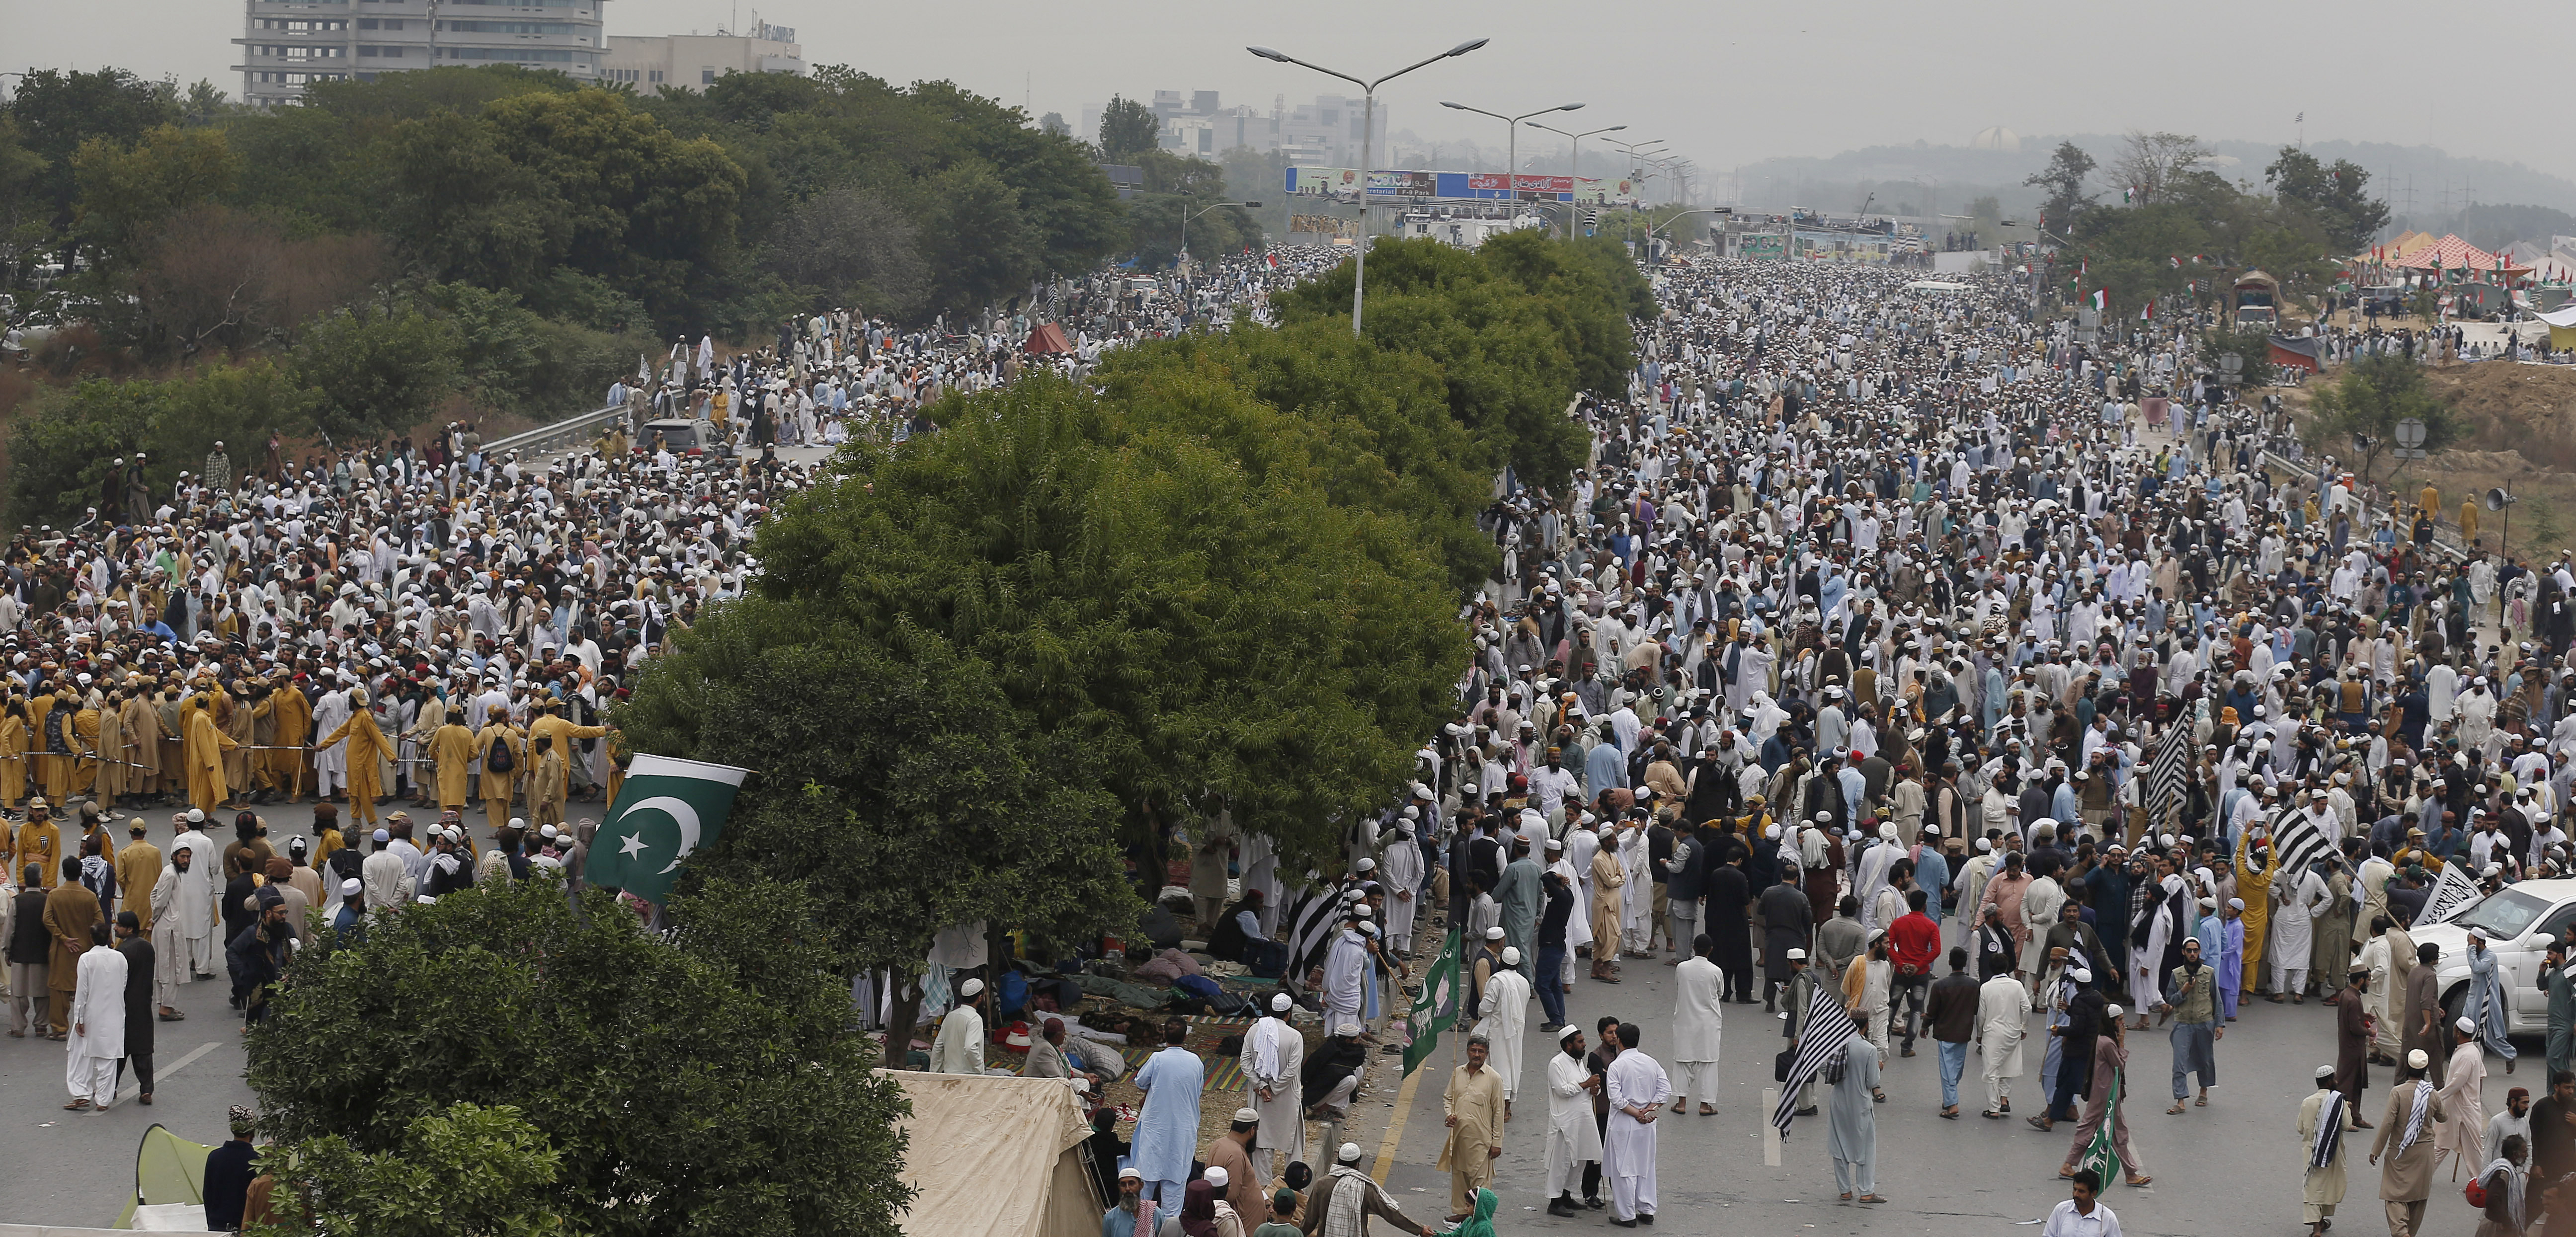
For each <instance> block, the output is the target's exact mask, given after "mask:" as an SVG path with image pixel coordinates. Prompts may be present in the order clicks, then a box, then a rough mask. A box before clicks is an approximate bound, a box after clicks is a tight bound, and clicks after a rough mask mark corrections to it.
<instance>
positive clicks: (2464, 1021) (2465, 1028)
mask: <svg viewBox="0 0 2576 1237" xmlns="http://www.w3.org/2000/svg"><path fill="white" fill-rule="evenodd" d="M2451 1025H2452V1026H2455V1027H2458V1028H2459V1029H2460V1034H2462V1035H2475V1034H2477V1033H2478V1020H2477V1019H2475V1018H2470V1017H2466V1016H2463V1017H2462V1018H2461V1019H2460V1020H2459V1021H2458V1022H2454V1023H2452V1024H2451Z"/></svg>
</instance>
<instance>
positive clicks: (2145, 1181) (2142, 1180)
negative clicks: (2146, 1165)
mask: <svg viewBox="0 0 2576 1237" xmlns="http://www.w3.org/2000/svg"><path fill="white" fill-rule="evenodd" d="M2155 1183H2156V1179H2155V1178H2153V1177H2131V1178H2129V1184H2130V1185H2133V1186H2137V1185H2154V1184H2155Z"/></svg>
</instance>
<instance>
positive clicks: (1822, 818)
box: [1816, 812, 1834, 825]
mask: <svg viewBox="0 0 2576 1237" xmlns="http://www.w3.org/2000/svg"><path fill="white" fill-rule="evenodd" d="M1833 819H1834V814H1833V813H1831V812H1818V813H1816V823H1817V824H1820V825H1822V824H1830V823H1832V821H1833Z"/></svg>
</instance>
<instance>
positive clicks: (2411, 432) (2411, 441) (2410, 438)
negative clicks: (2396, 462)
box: [2396, 417, 2424, 458]
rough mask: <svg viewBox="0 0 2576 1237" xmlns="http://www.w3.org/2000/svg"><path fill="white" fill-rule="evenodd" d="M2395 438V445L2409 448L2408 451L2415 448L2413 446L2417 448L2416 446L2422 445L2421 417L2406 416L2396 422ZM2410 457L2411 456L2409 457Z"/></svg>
mask: <svg viewBox="0 0 2576 1237" xmlns="http://www.w3.org/2000/svg"><path fill="white" fill-rule="evenodd" d="M2396 438H2397V445H2398V446H2401V447H2404V448H2406V449H2408V450H2410V451H2411V450H2414V449H2415V448H2417V447H2420V446H2423V445H2424V422H2423V420H2422V419H2420V418H2417V417H2408V418H2406V419H2405V420H2403V421H2400V422H2398V423H2397V433H2396ZM2410 458H2411V457H2410Z"/></svg>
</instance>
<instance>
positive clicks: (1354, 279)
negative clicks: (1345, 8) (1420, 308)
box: [1243, 39, 1493, 337]
mask: <svg viewBox="0 0 2576 1237" xmlns="http://www.w3.org/2000/svg"><path fill="white" fill-rule="evenodd" d="M1492 41H1493V40H1491V39H1469V40H1467V41H1466V42H1464V43H1461V44H1459V45H1457V46H1456V47H1453V48H1450V49H1449V50H1447V51H1445V52H1442V53H1440V54H1439V55H1437V56H1432V57H1430V58H1428V59H1424V60H1417V61H1415V62H1413V63H1412V64H1408V65H1406V66H1404V67H1403V68H1401V69H1397V70H1396V71H1395V72H1393V73H1389V74H1387V75H1386V76H1384V77H1381V78H1378V79H1376V80H1375V81H1362V80H1360V79H1359V78H1356V77H1353V76H1351V75H1350V74H1348V73H1339V72H1335V71H1334V70H1331V69H1327V68H1325V67H1324V66H1322V65H1320V64H1309V63H1307V62H1306V61H1303V60H1299V59H1297V58H1296V57H1294V56H1291V55H1287V54H1286V53H1283V52H1276V51H1272V50H1271V49H1269V48H1267V47H1247V48H1244V49H1243V50H1245V51H1248V52H1251V53H1252V54H1253V55H1255V56H1259V57H1261V58H1262V59H1264V60H1276V61H1278V62H1279V63H1281V64H1293V65H1296V66H1298V67H1299V68H1305V69H1313V70H1314V71H1316V72H1318V73H1321V74H1323V75H1324V76H1326V77H1338V78H1340V79H1342V80H1343V81H1346V82H1349V83H1350V84H1352V85H1354V86H1357V87H1359V88H1360V97H1361V99H1362V100H1363V104H1364V106H1363V110H1362V111H1361V113H1360V238H1359V246H1358V248H1357V249H1355V250H1354V251H1353V252H1352V255H1351V257H1352V264H1351V334H1352V335H1353V336H1354V337H1356V336H1358V334H1359V333H1360V296H1361V294H1362V292H1364V291H1365V290H1366V287H1367V284H1368V242H1369V235H1368V190H1369V185H1368V182H1369V166H1368V165H1369V163H1370V161H1371V160H1372V159H1373V158H1374V157H1375V151H1374V150H1373V149H1372V146H1371V143H1373V142H1374V141H1375V140H1376V138H1377V88H1378V87H1380V86H1383V85H1385V84H1386V83H1388V82H1391V81H1394V80H1395V79H1397V78H1399V77H1402V76H1404V75H1405V74H1407V73H1410V72H1412V71H1414V70H1415V69H1419V68H1421V67H1422V66H1424V65H1426V64H1431V63H1433V62H1435V61H1441V60H1446V59H1448V58H1450V57H1451V56H1464V55H1466V54H1467V53H1469V52H1472V51H1474V50H1476V49H1477V48H1479V47H1483V46H1484V45H1485V44H1487V43H1490V42H1492Z"/></svg>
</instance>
